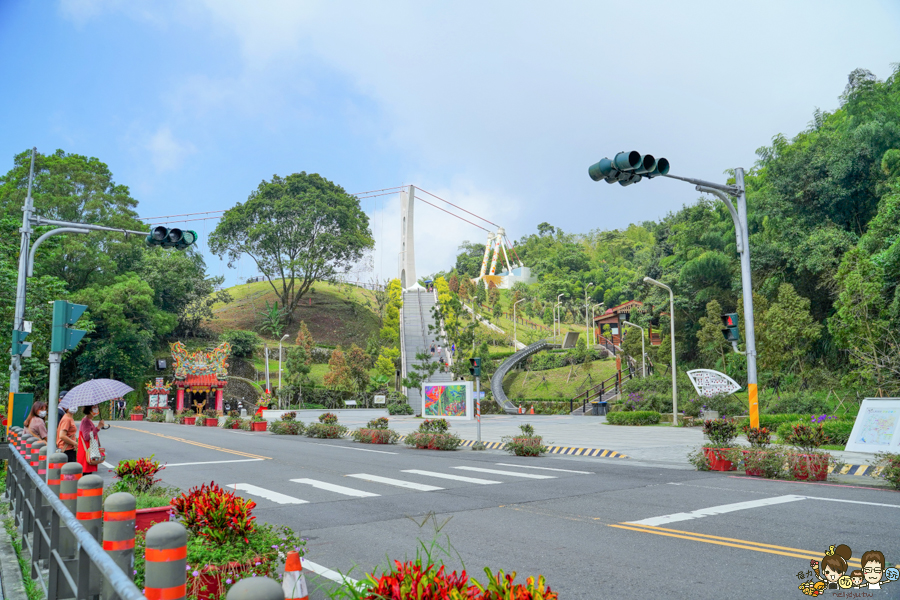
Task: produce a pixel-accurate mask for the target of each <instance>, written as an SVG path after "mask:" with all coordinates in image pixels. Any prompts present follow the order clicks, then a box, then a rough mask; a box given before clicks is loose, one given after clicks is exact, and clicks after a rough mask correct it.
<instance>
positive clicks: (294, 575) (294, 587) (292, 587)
mask: <svg viewBox="0 0 900 600" xmlns="http://www.w3.org/2000/svg"><path fill="white" fill-rule="evenodd" d="M281 590H282V591H283V592H284V598H285V600H309V591H308V590H307V588H306V578H305V577H303V565H301V564H300V555H299V554H298V553H297V552H296V551H295V550H291V551H290V552H288V553H287V560H285V562H284V581H283V583H282V584H281Z"/></svg>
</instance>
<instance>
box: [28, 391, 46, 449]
mask: <svg viewBox="0 0 900 600" xmlns="http://www.w3.org/2000/svg"><path fill="white" fill-rule="evenodd" d="M45 418H47V403H46V402H40V401H38V402H35V403H34V404H32V405H31V412H30V413H28V417H27V418H26V419H25V430H26V431H28V433H30V434H31V435H33V436H34V437H36V438H37V439H39V440H41V441H42V442H46V441H47V424H46V423H44V419H45Z"/></svg>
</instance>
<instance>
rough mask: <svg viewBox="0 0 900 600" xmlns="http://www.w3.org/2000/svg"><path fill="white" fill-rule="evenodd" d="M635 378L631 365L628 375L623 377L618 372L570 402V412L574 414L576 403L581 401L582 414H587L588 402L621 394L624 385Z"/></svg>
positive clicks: (620, 372)
mask: <svg viewBox="0 0 900 600" xmlns="http://www.w3.org/2000/svg"><path fill="white" fill-rule="evenodd" d="M633 377H635V372H634V369H633V368H632V366H631V365H628V371H627V375H623V374H622V371H616V374H615V375H613V376H611V377H607V378H606V379H604V380H603V381H601V382H600V383H599V384H597V385H595V386H594V387H592V388H590V389H588V390H585V391H584V392H582V393H580V394H578V395H577V396H575V397H574V398H572V399H571V400H569V412H570V413H572V412H574V411H575V403H576V402H578V401H579V399H581V412H582V413H587V405H588V402H591V401H592V400H595V399H597V398H599V399H601V400H602V399H603V396H604V395H606V394H608V393H610V392H613V393H614V394H616V395H618V394H621V393H622V384H623V383H624V382H625V381H627V380H628V379H632V378H633Z"/></svg>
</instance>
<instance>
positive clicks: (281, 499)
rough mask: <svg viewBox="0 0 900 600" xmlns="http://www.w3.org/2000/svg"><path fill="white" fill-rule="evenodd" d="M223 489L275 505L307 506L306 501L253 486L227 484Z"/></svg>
mask: <svg viewBox="0 0 900 600" xmlns="http://www.w3.org/2000/svg"><path fill="white" fill-rule="evenodd" d="M225 487H226V488H230V489H232V490H236V491H239V492H246V493H248V494H250V495H251V496H259V497H260V498H265V499H266V500H271V501H272V502H274V503H276V504H308V501H306V500H301V499H300V498H294V497H293V496H286V495H284V494H279V493H278V492H273V491H272V490H267V489H265V488H261V487H256V486H255V485H251V484H249V483H229V484H228V485H226V486H225Z"/></svg>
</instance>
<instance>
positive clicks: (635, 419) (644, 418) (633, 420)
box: [606, 410, 660, 425]
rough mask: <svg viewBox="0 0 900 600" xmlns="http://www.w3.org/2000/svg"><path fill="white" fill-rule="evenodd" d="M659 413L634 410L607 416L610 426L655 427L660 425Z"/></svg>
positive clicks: (612, 413)
mask: <svg viewBox="0 0 900 600" xmlns="http://www.w3.org/2000/svg"><path fill="white" fill-rule="evenodd" d="M659 416H660V415H659V413H658V412H656V411H653V410H632V411H624V410H623V411H619V412H611V413H608V414H607V415H606V422H607V423H609V424H610V425H655V424H657V423H659Z"/></svg>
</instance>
